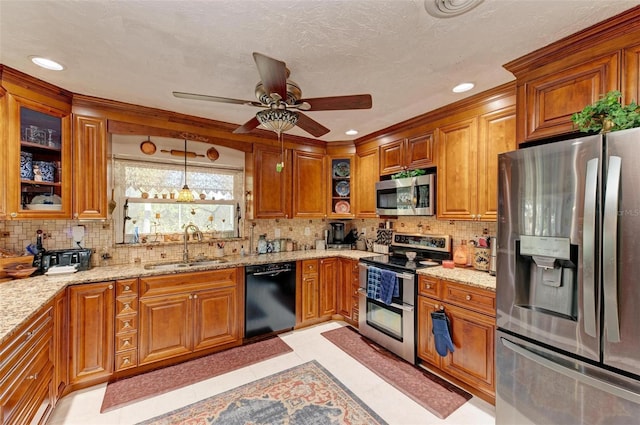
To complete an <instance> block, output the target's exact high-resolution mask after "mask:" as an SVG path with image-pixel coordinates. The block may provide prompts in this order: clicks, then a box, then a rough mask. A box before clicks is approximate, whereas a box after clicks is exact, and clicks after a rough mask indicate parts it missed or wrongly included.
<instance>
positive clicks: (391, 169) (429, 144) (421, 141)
mask: <svg viewBox="0 0 640 425" xmlns="http://www.w3.org/2000/svg"><path fill="white" fill-rule="evenodd" d="M433 143H434V138H433V132H428V133H426V134H422V135H418V136H412V137H408V138H402V139H398V140H394V141H393V142H389V143H385V144H384V145H382V146H380V175H387V174H395V173H398V172H400V171H402V170H406V169H410V170H413V169H417V168H427V167H431V166H433V165H435V162H434V156H433V154H434V150H433Z"/></svg>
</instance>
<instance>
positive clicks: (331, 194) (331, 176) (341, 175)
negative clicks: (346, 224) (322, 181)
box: [326, 154, 359, 218]
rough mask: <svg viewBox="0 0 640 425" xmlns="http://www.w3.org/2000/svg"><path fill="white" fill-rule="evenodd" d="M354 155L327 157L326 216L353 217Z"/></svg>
mask: <svg viewBox="0 0 640 425" xmlns="http://www.w3.org/2000/svg"><path fill="white" fill-rule="evenodd" d="M354 158H355V155H344V154H343V155H337V156H334V155H329V156H327V164H328V165H327V176H328V178H327V180H326V181H327V184H328V187H327V216H328V217H330V218H353V217H355V208H354V202H353V201H354V199H355V192H356V190H358V189H359V188H358V187H357V186H356V185H354V182H355V175H356V170H355V160H354Z"/></svg>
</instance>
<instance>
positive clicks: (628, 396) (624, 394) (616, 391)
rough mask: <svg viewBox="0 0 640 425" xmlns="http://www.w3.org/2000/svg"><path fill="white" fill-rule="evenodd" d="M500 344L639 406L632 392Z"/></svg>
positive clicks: (639, 400) (509, 344)
mask: <svg viewBox="0 0 640 425" xmlns="http://www.w3.org/2000/svg"><path fill="white" fill-rule="evenodd" d="M500 342H501V343H502V345H504V346H505V347H506V348H508V349H509V350H511V351H513V352H514V353H516V354H519V355H521V356H523V357H526V358H527V359H529V360H531V361H532V362H535V363H538V364H539V365H541V366H543V367H546V368H547V369H551V370H553V371H554V372H557V373H560V374H562V375H564V376H566V377H568V378H569V379H573V380H575V381H578V382H581V383H583V384H585V385H588V386H590V387H593V388H596V389H598V390H600V391H604V392H606V393H609V394H612V395H614V396H616V397H620V398H623V399H625V400H629V401H631V402H632V403H636V404H640V394H637V393H635V392H633V391H629V390H627V389H625V388H622V387H619V386H617V385H613V384H610V383H608V382H605V381H602V380H600V379H596V378H594V377H592V376H589V375H585V374H583V373H580V372H578V371H576V370H574V369H570V368H568V367H565V366H563V365H561V364H559V363H557V362H555V361H554V360H552V359H550V358H547V357H545V356H542V355H540V354H538V353H534V352H532V351H530V350H527V349H526V348H525V347H522V346H521V345H518V344H514V343H513V342H511V341H508V340H506V339H504V338H500Z"/></svg>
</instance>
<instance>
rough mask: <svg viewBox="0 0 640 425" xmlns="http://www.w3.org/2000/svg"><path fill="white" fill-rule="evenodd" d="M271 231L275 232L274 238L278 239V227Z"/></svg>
mask: <svg viewBox="0 0 640 425" xmlns="http://www.w3.org/2000/svg"><path fill="white" fill-rule="evenodd" d="M273 233H274V234H275V238H276V239H280V229H279V228H276V229H275V230H274V231H273Z"/></svg>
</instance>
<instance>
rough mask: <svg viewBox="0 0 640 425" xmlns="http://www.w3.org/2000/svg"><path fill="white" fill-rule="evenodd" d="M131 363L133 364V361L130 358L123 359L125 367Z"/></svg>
mask: <svg viewBox="0 0 640 425" xmlns="http://www.w3.org/2000/svg"><path fill="white" fill-rule="evenodd" d="M129 363H131V359H129V358H128V357H125V358H124V359H122V364H123V365H128V364H129Z"/></svg>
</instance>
